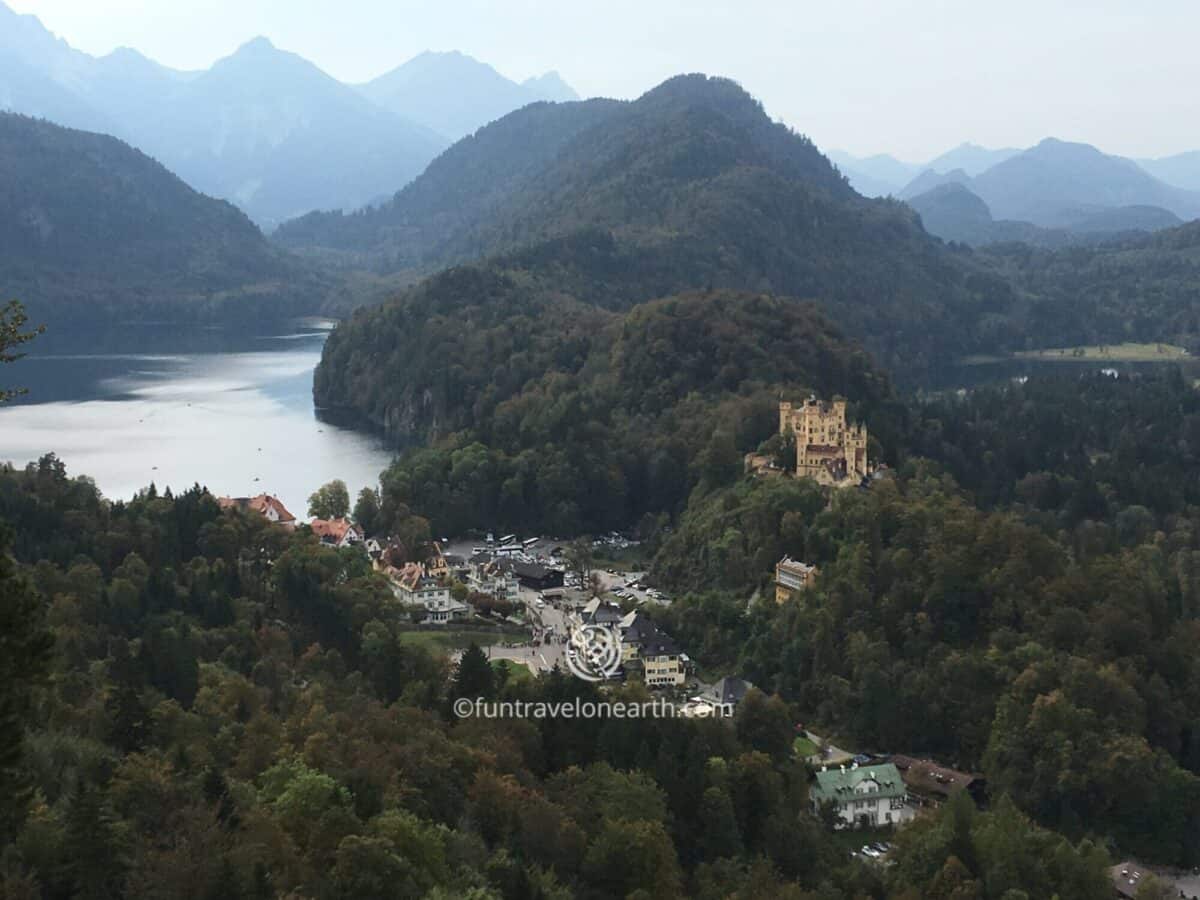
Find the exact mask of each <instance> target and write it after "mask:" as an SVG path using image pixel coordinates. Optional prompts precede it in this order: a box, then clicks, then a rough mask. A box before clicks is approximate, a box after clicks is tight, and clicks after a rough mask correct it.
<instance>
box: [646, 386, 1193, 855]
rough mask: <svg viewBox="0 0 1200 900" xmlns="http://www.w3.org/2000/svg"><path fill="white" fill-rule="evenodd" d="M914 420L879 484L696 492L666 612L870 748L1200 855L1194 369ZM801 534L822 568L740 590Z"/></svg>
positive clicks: (677, 625)
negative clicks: (763, 598)
mask: <svg viewBox="0 0 1200 900" xmlns="http://www.w3.org/2000/svg"><path fill="white" fill-rule="evenodd" d="M911 422H912V425H911V430H910V440H911V443H910V445H909V449H907V450H905V451H904V452H902V453H901V456H902V457H903V462H902V463H901V465H900V466H899V467H898V468H897V469H895V470H893V473H892V475H891V476H890V477H888V478H885V479H883V480H880V481H877V482H875V483H874V484H873V485H872V487H871V488H870V490H865V491H858V490H855V491H843V492H839V493H837V494H836V495H835V496H834V497H833V498H832V502H829V500H828V498H826V497H824V496H822V492H821V491H820V490H819V489H818V488H817V487H816V486H815V485H811V484H808V483H806V482H803V481H794V480H787V479H766V480H754V479H743V480H738V481H736V482H733V483H730V484H729V485H726V486H724V487H722V488H719V489H717V490H714V491H711V492H709V493H708V494H706V495H704V496H703V497H694V498H693V503H692V504H691V505H689V508H688V510H687V512H686V513H685V515H684V516H683V517H682V519H681V521H680V522H679V524H678V527H676V528H675V529H674V530H673V531H672V532H671V533H669V534H663V535H662V536H661V538H660V541H661V549H660V550H659V552H658V555H657V557H656V560H655V570H656V577H657V578H658V579H659V581H660V582H662V583H665V584H672V585H674V586H677V587H678V588H681V589H684V590H685V593H687V597H686V599H683V600H679V601H676V602H675V603H674V604H673V605H672V606H671V608H670V609H669V610H668V611H667V612H666V613H665V619H666V621H667V623H668V627H669V629H670V630H671V631H672V633H673V634H676V635H677V636H679V637H680V639H681V640H682V641H683V643H684V644H685V645H686V646H688V647H689V648H691V649H692V651H693V652H694V653H696V654H697V655H698V656H699V658H701V659H702V660H705V662H706V664H708V665H711V666H714V667H715V668H716V669H718V670H736V671H739V672H741V673H743V674H744V675H745V677H748V678H750V679H751V680H752V681H754V682H755V683H756V684H759V685H760V686H763V687H765V688H768V689H772V690H778V691H779V692H780V693H781V694H782V695H783V696H785V697H787V698H788V699H790V700H793V701H795V702H798V703H800V705H801V706H802V707H803V708H805V709H808V710H813V711H814V715H815V716H816V718H817V719H819V720H821V721H824V722H829V723H831V725H832V726H833V727H835V728H836V729H837V731H838V733H841V734H846V735H850V736H853V739H854V740H855V741H856V742H857V743H858V745H859V746H864V747H868V748H871V749H875V750H879V751H886V750H895V748H897V747H901V748H906V751H908V750H912V751H920V752H927V753H930V754H932V755H934V756H936V757H939V758H942V759H947V760H951V761H954V762H957V763H959V764H960V765H961V766H963V767H968V768H970V767H976V768H979V769H981V770H982V771H984V772H985V773H986V774H987V776H988V778H989V782H990V783H991V784H992V785H993V787H995V788H997V789H998V790H1000V791H1002V792H1004V793H1006V794H1007V795H1008V796H1009V797H1011V798H1012V799H1013V800H1014V802H1016V803H1017V804H1018V806H1019V807H1020V808H1022V809H1023V810H1025V811H1026V812H1028V813H1030V814H1031V815H1033V816H1035V818H1037V819H1038V820H1039V821H1041V822H1043V823H1044V824H1046V825H1049V826H1051V827H1054V828H1056V829H1059V830H1061V831H1062V832H1064V833H1065V834H1067V835H1074V836H1075V837H1079V836H1081V835H1084V834H1088V835H1093V836H1102V837H1103V838H1105V839H1107V840H1109V841H1111V842H1112V843H1113V845H1114V846H1117V847H1120V848H1121V849H1122V850H1124V851H1126V852H1132V853H1135V854H1139V855H1142V856H1144V857H1145V858H1148V859H1158V860H1161V861H1165V862H1173V863H1178V864H1186V865H1196V864H1197V862H1200V705H1198V704H1197V700H1196V698H1197V697H1198V696H1200V692H1198V690H1197V689H1198V687H1200V668H1198V667H1197V664H1196V657H1195V654H1194V652H1193V651H1192V649H1191V648H1194V646H1195V645H1196V641H1197V640H1198V639H1200V538H1198V537H1197V536H1198V535H1200V505H1198V504H1197V497H1196V490H1197V485H1196V480H1195V474H1194V473H1195V467H1196V462H1197V453H1200V393H1198V392H1197V390H1196V388H1195V387H1194V385H1192V384H1191V383H1189V382H1187V381H1185V380H1184V379H1183V378H1182V377H1181V376H1180V373H1179V372H1178V371H1170V372H1166V373H1163V374H1161V375H1155V376H1143V377H1134V378H1120V379H1114V378H1111V377H1108V376H1104V375H1100V374H1096V375H1085V376H1083V377H1079V376H1077V375H1060V376H1055V377H1045V378H1039V379H1030V380H1029V381H1028V382H1027V383H1025V384H1017V383H1014V384H1009V385H1005V386H1001V387H988V388H983V389H979V390H976V391H972V392H970V393H968V394H966V395H965V396H963V397H958V396H955V397H950V398H936V399H933V400H931V401H929V402H927V403H925V404H922V405H919V406H917V407H916V408H915V409H914V411H913V416H912V419H911ZM917 453H921V454H926V455H927V457H932V458H933V459H929V458H923V457H921V456H917V455H915V454H917ZM933 460H937V462H934V461H933ZM785 553H786V554H790V555H792V556H794V557H796V558H801V559H805V560H807V561H809V562H812V563H815V564H817V565H818V566H819V568H820V576H819V578H818V583H817V585H816V587H815V588H814V589H812V590H811V592H810V593H809V594H807V595H806V598H805V600H804V601H803V602H801V603H798V604H787V605H785V606H783V607H776V606H775V605H774V604H765V605H764V604H761V603H753V602H752V603H750V604H747V602H746V597H747V596H748V595H749V594H751V593H752V592H753V591H754V590H755V589H756V588H767V587H768V585H767V582H768V579H769V577H770V572H771V565H772V564H773V562H774V561H775V560H777V559H779V558H780V557H781V556H782V555H784V554H785ZM818 711H819V712H818Z"/></svg>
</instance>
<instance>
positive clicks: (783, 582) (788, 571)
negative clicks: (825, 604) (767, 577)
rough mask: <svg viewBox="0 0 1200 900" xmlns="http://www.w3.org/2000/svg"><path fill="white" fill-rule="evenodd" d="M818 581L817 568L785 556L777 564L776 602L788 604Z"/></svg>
mask: <svg viewBox="0 0 1200 900" xmlns="http://www.w3.org/2000/svg"><path fill="white" fill-rule="evenodd" d="M816 580H817V567H816V566H810V565H808V563H802V562H799V561H798V560H794V559H792V558H791V557H790V556H785V557H784V558H783V559H781V560H780V561H779V562H777V563H776V564H775V602H776V603H786V602H787V601H788V600H793V599H795V598H796V596H797V595H798V594H799V593H800V592H801V591H806V590H808V589H809V588H810V587H812V586H813V584H814V583H815V582H816Z"/></svg>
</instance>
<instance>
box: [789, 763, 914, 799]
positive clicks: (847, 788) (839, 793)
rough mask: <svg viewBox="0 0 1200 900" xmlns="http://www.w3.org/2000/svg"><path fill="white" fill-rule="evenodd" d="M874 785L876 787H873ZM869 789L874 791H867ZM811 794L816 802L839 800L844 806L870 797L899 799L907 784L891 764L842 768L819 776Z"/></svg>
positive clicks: (829, 770) (823, 772)
mask: <svg viewBox="0 0 1200 900" xmlns="http://www.w3.org/2000/svg"><path fill="white" fill-rule="evenodd" d="M872 782H873V783H874V784H871V783H872ZM860 788H861V789H860ZM867 788H871V790H870V791H868V790H867ZM811 793H812V797H813V799H814V800H816V801H817V802H826V801H829V800H836V801H837V802H838V803H845V802H847V801H848V800H851V799H854V798H855V797H856V796H862V795H865V794H867V793H870V794H871V796H875V797H891V798H894V799H899V798H901V797H903V796H904V781H903V780H902V779H901V778H900V772H899V771H897V769H896V767H895V766H894V765H892V764H891V763H883V764H881V765H877V766H857V765H851V766H839V767H838V768H836V769H832V768H829V769H822V770H821V771H820V772H818V773H817V783H816V784H815V785H813V788H812V792H811Z"/></svg>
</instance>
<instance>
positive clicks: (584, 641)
mask: <svg viewBox="0 0 1200 900" xmlns="http://www.w3.org/2000/svg"><path fill="white" fill-rule="evenodd" d="M567 668H568V669H570V671H571V674H572V675H574V676H575V677H576V678H582V679H583V680H584V681H605V680H607V679H609V678H612V677H613V676H614V675H616V674H617V669H619V668H621V635H620V633H618V631H617V630H616V629H615V628H613V627H611V626H609V625H582V626H580V627H578V628H572V629H571V639H570V641H569V642H568V643H567Z"/></svg>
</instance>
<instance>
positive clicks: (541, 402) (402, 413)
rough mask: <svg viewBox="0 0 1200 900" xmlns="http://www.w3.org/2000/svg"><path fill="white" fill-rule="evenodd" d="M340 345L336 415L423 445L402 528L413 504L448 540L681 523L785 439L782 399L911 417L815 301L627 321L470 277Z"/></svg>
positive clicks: (347, 336)
mask: <svg viewBox="0 0 1200 900" xmlns="http://www.w3.org/2000/svg"><path fill="white" fill-rule="evenodd" d="M459 298H467V299H463V300H460V299H459ZM477 298H483V302H480V303H478V304H477V305H476V304H475V303H474V301H475V300H476V299H477ZM468 304H469V305H468ZM397 336H400V337H401V340H399V341H397V340H396V338H397ZM330 344H331V346H330V347H329V349H328V350H327V352H326V355H325V359H324V361H323V362H322V365H321V367H320V368H319V369H318V371H317V376H316V386H315V390H316V396H317V402H318V404H328V403H330V402H331V401H332V400H333V398H353V402H352V403H351V402H350V401H349V400H347V401H346V405H347V406H350V407H351V408H352V409H354V410H362V411H365V412H366V413H367V414H368V415H370V417H371V419H372V421H373V422H375V423H376V424H377V425H382V426H384V427H385V428H386V429H387V431H388V432H389V433H390V434H391V435H392V436H393V438H395V439H397V440H399V441H402V442H405V443H407V444H409V445H412V449H411V450H410V451H409V452H407V453H406V454H404V455H403V456H402V458H401V460H400V461H399V462H398V463H397V464H396V465H395V466H393V467H392V468H391V469H389V470H388V471H387V472H386V473H385V474H384V476H383V478H382V488H383V498H384V505H385V518H387V519H388V520H389V521H392V520H394V517H395V516H396V514H397V511H399V513H400V514H401V515H403V514H404V512H405V511H406V510H407V509H409V508H412V509H415V510H418V511H420V512H421V514H422V515H425V516H428V517H431V518H432V519H433V520H434V528H435V530H437V531H438V533H439V534H440V533H450V534H455V533H462V532H464V531H466V530H467V529H469V528H475V527H480V526H482V525H483V524H485V523H486V524H488V525H489V526H495V527H499V528H502V529H506V530H530V531H542V530H548V531H550V532H553V533H558V534H577V533H581V532H600V531H604V530H608V529H611V528H620V527H627V526H629V525H630V524H635V523H637V522H638V521H639V520H640V519H642V518H643V517H647V516H648V517H650V518H651V519H653V518H654V517H657V516H659V515H663V514H665V515H667V516H672V515H674V514H676V513H677V512H679V511H680V510H681V509H682V508H683V506H684V505H685V504H686V502H687V498H688V496H689V494H691V493H692V491H693V489H694V488H695V487H696V486H697V485H698V484H701V483H709V484H721V483H725V482H727V481H728V480H729V479H731V478H735V477H737V476H738V475H739V474H740V472H741V468H742V454H743V453H744V452H745V451H746V450H747V449H753V448H754V447H755V446H757V445H758V444H759V443H760V442H761V441H763V440H764V439H766V438H768V437H770V436H771V435H772V434H773V433H774V432H775V431H776V430H777V429H778V419H779V414H778V405H779V398H780V395H781V392H784V393H786V394H788V395H789V396H795V397H801V396H807V394H808V392H810V391H815V392H817V393H820V394H821V395H823V396H827V395H830V394H835V393H837V394H845V395H847V396H850V397H854V398H856V409H861V410H863V411H866V412H869V413H871V414H872V421H873V422H874V423H876V425H877V428H878V429H879V430H880V432H881V433H883V434H886V433H887V431H888V428H889V425H888V420H889V416H890V415H893V416H901V417H902V416H903V409H902V408H900V406H899V404H898V403H897V402H896V401H895V400H894V398H893V396H892V389H891V387H890V385H889V383H888V381H887V379H886V378H885V377H884V376H882V375H881V374H880V373H879V372H878V371H877V370H875V369H874V368H873V367H872V365H871V363H870V361H869V359H868V358H867V356H866V354H865V353H864V352H863V351H862V350H861V348H859V347H858V346H857V345H855V344H853V343H852V342H849V341H847V340H846V339H845V338H844V337H842V336H841V335H840V334H839V333H838V331H837V330H836V329H835V328H834V327H833V326H832V325H831V323H830V322H829V321H828V320H827V319H826V318H825V317H824V316H822V315H821V314H820V312H818V311H817V310H816V309H815V308H814V307H813V306H811V305H807V304H801V303H797V302H794V301H790V300H781V299H778V298H774V297H770V296H766V295H744V294H735V293H731V292H713V293H706V294H688V295H684V296H680V297H671V298H666V299H663V300H658V301H655V302H652V303H647V304H642V305H640V306H637V307H635V308H634V309H633V310H631V311H630V312H628V313H625V314H620V313H610V312H606V311H604V310H601V309H598V308H596V307H594V306H588V305H584V304H580V303H577V302H575V301H572V300H570V299H566V298H563V297H561V296H558V295H555V294H552V293H550V292H549V291H548V290H547V291H544V292H539V293H537V294H535V295H533V298H531V296H530V289H529V286H528V284H526V283H522V282H520V281H518V280H517V279H515V278H512V277H507V276H496V275H493V274H491V273H488V272H486V271H480V270H477V269H474V268H470V267H465V268H461V269H456V270H452V271H450V272H449V273H447V274H446V275H444V276H442V277H439V278H437V279H435V280H433V281H432V282H430V283H429V285H427V286H426V288H425V289H424V290H422V291H419V292H417V294H416V295H415V297H414V300H413V302H412V303H410V304H406V305H391V306H388V307H385V308H383V309H382V310H380V311H378V312H375V313H373V314H371V315H368V316H360V317H356V318H355V319H354V320H353V321H352V322H350V323H349V324H348V325H344V326H342V327H341V328H339V329H338V330H337V331H336V332H335V333H334V335H333V336H332V337H331V338H330ZM342 354H347V355H345V356H343V355H342ZM392 385H402V387H401V388H400V389H399V390H395V389H392V388H391V386H392Z"/></svg>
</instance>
